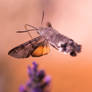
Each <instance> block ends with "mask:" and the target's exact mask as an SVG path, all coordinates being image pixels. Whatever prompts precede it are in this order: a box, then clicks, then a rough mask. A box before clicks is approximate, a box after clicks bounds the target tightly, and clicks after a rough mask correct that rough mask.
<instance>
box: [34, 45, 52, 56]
mask: <svg viewBox="0 0 92 92" xmlns="http://www.w3.org/2000/svg"><path fill="white" fill-rule="evenodd" d="M49 52H50V47H49V45H45V46H43V45H40V46H38V47H37V48H36V49H35V50H34V51H33V53H32V56H33V57H40V56H43V55H46V54H48V53H49Z"/></svg>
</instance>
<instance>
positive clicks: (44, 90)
mask: <svg viewBox="0 0 92 92" xmlns="http://www.w3.org/2000/svg"><path fill="white" fill-rule="evenodd" d="M32 64H33V66H32V67H30V66H28V76H29V81H28V82H27V83H26V85H25V86H21V87H20V92H50V91H49V84H50V81H51V78H50V77H49V76H46V74H45V72H44V70H38V64H37V63H36V62H33V63H32Z"/></svg>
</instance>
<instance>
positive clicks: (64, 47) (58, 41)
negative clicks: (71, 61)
mask: <svg viewBox="0 0 92 92" xmlns="http://www.w3.org/2000/svg"><path fill="white" fill-rule="evenodd" d="M38 33H39V34H40V36H42V37H43V38H45V39H46V40H48V42H49V43H50V45H52V46H53V47H54V48H56V49H57V50H59V51H60V52H61V51H62V52H65V53H69V54H70V55H71V56H76V54H77V53H79V52H80V51H81V45H79V44H77V43H76V42H74V41H73V40H72V39H71V38H68V37H66V36H64V35H63V34H61V33H59V32H58V31H57V30H55V29H54V28H53V27H45V28H44V27H41V28H39V30H38Z"/></svg>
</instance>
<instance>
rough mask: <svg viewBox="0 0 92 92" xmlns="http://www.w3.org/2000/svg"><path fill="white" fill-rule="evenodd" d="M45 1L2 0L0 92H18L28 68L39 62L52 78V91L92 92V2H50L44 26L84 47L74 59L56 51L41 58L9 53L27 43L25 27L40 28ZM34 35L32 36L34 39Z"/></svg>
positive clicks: (0, 2) (46, 8)
mask: <svg viewBox="0 0 92 92" xmlns="http://www.w3.org/2000/svg"><path fill="white" fill-rule="evenodd" d="M42 1H43V0H0V92H18V91H19V86H20V85H21V84H25V83H26V81H27V80H28V76H27V66H28V65H31V64H32V61H37V63H38V64H39V68H40V69H44V70H45V71H46V73H47V75H50V76H51V78H52V83H51V89H52V92H92V41H91V40H92V0H48V1H47V2H46V4H45V5H46V6H45V18H44V22H43V26H45V24H46V22H47V21H50V22H51V24H52V25H53V27H54V28H55V29H56V30H58V31H59V32H60V33H61V34H64V35H66V36H68V37H70V38H72V39H74V40H75V41H76V42H78V43H79V44H81V45H82V52H81V53H80V54H78V56H77V57H71V56H69V55H65V54H63V53H60V52H58V51H56V50H55V49H54V48H53V47H51V52H50V53H49V54H48V55H45V56H43V57H40V58H33V57H29V58H28V59H15V58H13V57H10V56H8V51H9V50H10V49H11V48H13V47H15V46H17V45H19V44H21V43H24V42H26V41H28V40H30V37H29V36H28V34H27V33H24V34H18V33H16V31H18V30H24V24H31V25H33V26H36V27H39V26H41V24H40V22H41V18H42V9H43V6H41V2H42ZM35 34H36V33H35V32H32V35H33V36H35Z"/></svg>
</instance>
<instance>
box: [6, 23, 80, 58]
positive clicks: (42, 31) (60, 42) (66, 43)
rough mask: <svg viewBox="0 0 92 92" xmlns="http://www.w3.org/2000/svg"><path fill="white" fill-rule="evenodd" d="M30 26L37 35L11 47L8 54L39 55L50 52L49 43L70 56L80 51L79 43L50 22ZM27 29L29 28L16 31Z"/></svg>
mask: <svg viewBox="0 0 92 92" xmlns="http://www.w3.org/2000/svg"><path fill="white" fill-rule="evenodd" d="M28 26H31V25H28ZM31 27H32V28H33V29H34V30H36V32H37V33H38V34H39V36H38V37H36V38H34V39H32V40H30V41H28V42H25V43H23V44H21V45H19V46H17V47H15V48H13V49H11V50H10V51H9V52H8V55H10V56H13V57H15V58H28V57H29V56H32V57H40V56H43V55H47V54H48V53H49V52H50V45H51V46H53V47H54V48H55V49H57V50H58V51H60V52H65V53H68V54H70V56H76V55H77V53H79V52H80V51H81V45H79V44H77V43H76V42H75V41H74V40H73V39H71V38H68V37H67V36H64V35H63V34H61V33H59V32H58V31H57V30H55V29H54V28H53V27H52V25H51V24H50V23H48V24H47V27H39V28H36V27H34V26H31ZM33 29H32V30H33ZM29 31H31V30H26V31H18V32H20V33H21V32H29Z"/></svg>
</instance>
